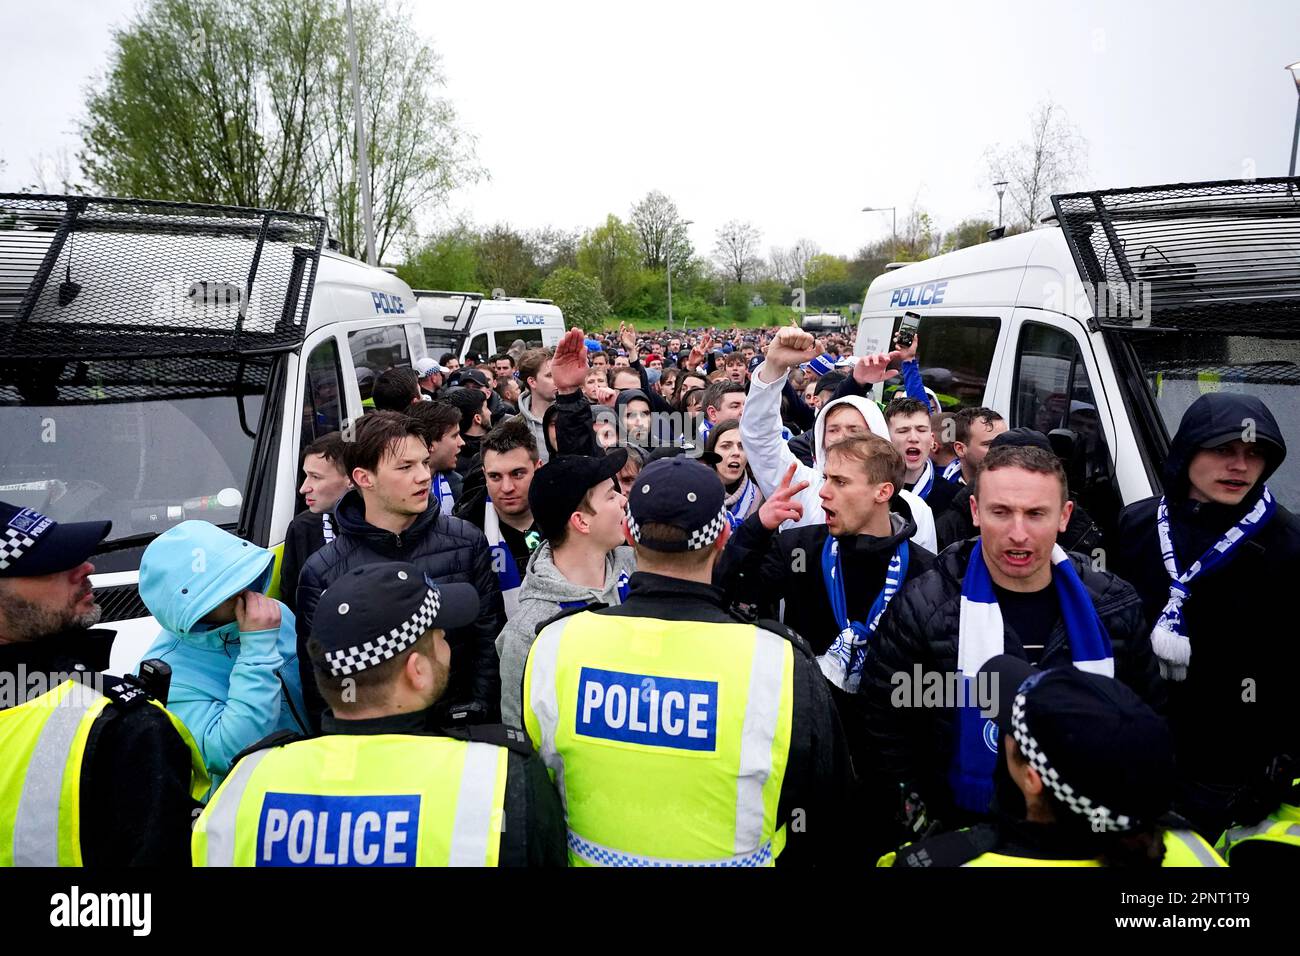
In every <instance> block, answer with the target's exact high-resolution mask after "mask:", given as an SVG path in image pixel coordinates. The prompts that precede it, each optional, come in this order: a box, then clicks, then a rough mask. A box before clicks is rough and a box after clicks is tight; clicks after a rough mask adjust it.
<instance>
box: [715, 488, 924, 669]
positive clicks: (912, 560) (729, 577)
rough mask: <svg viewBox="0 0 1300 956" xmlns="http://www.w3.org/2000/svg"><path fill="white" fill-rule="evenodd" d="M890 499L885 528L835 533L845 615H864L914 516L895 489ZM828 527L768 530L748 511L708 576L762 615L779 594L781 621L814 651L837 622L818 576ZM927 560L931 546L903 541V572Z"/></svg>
mask: <svg viewBox="0 0 1300 956" xmlns="http://www.w3.org/2000/svg"><path fill="white" fill-rule="evenodd" d="M889 507H890V510H891V511H892V512H893V514H894V516H895V522H894V527H893V533H892V534H891V535H890V536H888V537H875V536H872V535H865V534H861V535H844V536H842V537H840V538H839V542H840V564H841V566H842V567H843V569H844V594H845V600H846V601H847V604H848V613H849V618H850V619H852V620H856V621H861V620H865V619H866V616H867V612H868V611H869V610H870V609H871V605H872V604H873V603H875V600H876V596H877V595H878V594H879V593H880V589H881V587H882V586H883V585H884V582H885V572H886V570H887V569H888V567H889V560H890V558H891V557H892V556H893V553H894V549H895V548H896V547H897V546H898V542H899V541H906V540H907V539H908V538H910V537H911V536H912V535H914V534H916V522H915V521H914V520H912V510H911V508H910V507H908V504H907V502H906V501H904V500H903V499H902V498H899V497H895V498H894V499H893V500H892V501H890V503H889ZM829 535H830V531H829V530H827V528H826V525H824V524H815V525H804V526H802V527H798V528H790V529H789V530H786V531H780V532H772V531H768V530H767V529H766V528H764V527H763V522H762V521H760V520H759V518H758V515H757V514H752V515H750V516H749V517H748V518H747V519H745V521H744V522H743V523H742V524H741V525H740V527H738V528H737V529H736V530H735V532H733V533H732V535H731V538H730V539H729V540H728V541H727V547H726V550H725V551H723V553H722V558H721V560H720V561H719V562H718V563H717V565H716V566H715V567H714V570H713V583H714V584H715V585H717V586H718V587H720V588H722V589H723V590H724V591H725V592H726V594H727V597H728V599H730V600H732V601H734V602H738V603H742V604H750V605H757V606H758V608H759V612H760V614H762V615H763V616H765V617H775V616H776V612H777V607H776V606H777V603H778V602H780V601H782V600H784V601H785V614H784V616H783V617H782V621H783V622H784V623H785V625H786V626H787V627H790V628H793V629H794V631H795V632H796V633H798V635H799V636H800V637H802V638H803V639H804V640H806V641H807V642H808V645H809V646H810V647H811V648H812V650H813V653H814V654H824V653H826V650H827V648H829V647H830V646H831V644H832V643H834V641H835V637H836V635H837V634H838V633H839V630H840V628H839V625H838V624H837V623H836V622H835V616H834V614H833V613H832V611H831V600H830V597H829V596H828V595H827V593H826V583H825V581H824V580H823V578H822V549H823V548H824V547H825V545H826V538H827V537H828V536H829ZM933 564H934V555H933V554H931V553H930V552H929V551H927V550H925V549H924V548H922V547H920V546H919V545H916V544H912V545H910V546H909V548H908V562H907V580H908V581H910V580H912V579H913V578H917V577H920V576H921V575H922V574H923V573H925V572H926V571H928V570H929V569H930V567H931V566H932V565H933Z"/></svg>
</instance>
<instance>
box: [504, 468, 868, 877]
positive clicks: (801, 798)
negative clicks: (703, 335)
mask: <svg viewBox="0 0 1300 956" xmlns="http://www.w3.org/2000/svg"><path fill="white" fill-rule="evenodd" d="M548 467H549V466H548ZM624 530H625V534H626V536H627V540H628V542H629V543H630V544H632V545H633V546H634V547H635V549H636V553H637V568H638V570H637V572H636V573H635V574H633V575H632V578H631V580H630V582H629V592H628V596H627V598H626V599H625V600H624V601H623V602H622V603H621V604H620V605H618V606H617V607H604V608H599V609H596V610H577V611H568V612H565V613H564V614H562V615H561V616H559V617H557V618H555V619H553V620H552V621H551V622H550V623H546V624H543V625H541V626H540V627H539V631H538V636H537V640H536V642H534V644H533V646H532V648H531V650H530V652H529V655H528V662H527V664H526V666H525V669H524V681H523V711H524V726H525V727H526V728H527V730H528V733H529V735H530V736H531V737H532V739H533V741H534V744H535V746H537V748H538V749H539V751H540V752H541V755H542V759H543V760H544V761H545V762H546V765H547V767H548V768H549V769H550V771H551V774H552V776H553V778H554V780H555V782H556V785H557V786H558V787H559V789H560V798H561V800H562V801H563V802H564V807H565V814H566V822H567V826H568V844H569V862H570V863H571V864H573V865H578V866H767V865H772V864H773V863H775V862H776V861H778V860H779V861H780V862H781V863H782V864H783V865H784V864H792V863H811V862H816V861H820V860H833V859H836V858H839V859H843V858H844V855H845V854H846V853H852V852H853V849H852V846H853V841H852V836H853V832H854V831H853V821H852V818H851V812H852V807H851V805H850V801H849V799H848V790H849V788H850V786H851V781H852V770H851V764H850V761H849V758H848V754H847V747H846V745H845V743H844V738H843V734H842V731H841V728H840V725H839V723H838V720H837V718H836V715H835V711H834V707H833V705H832V703H831V700H830V694H829V691H828V689H827V685H826V682H825V680H824V678H822V676H821V671H820V670H819V669H818V666H817V663H816V661H815V660H814V659H813V655H812V652H811V651H810V650H809V648H808V645H807V644H806V643H805V642H804V641H803V639H802V638H800V637H799V636H798V635H796V634H794V632H792V631H788V630H786V629H785V628H784V627H783V626H782V625H780V624H777V623H775V622H772V623H767V622H760V623H758V624H754V623H752V622H749V621H746V620H743V619H742V618H739V617H736V616H734V615H733V614H732V613H730V612H729V611H728V609H727V602H726V599H725V597H724V596H723V592H722V591H721V590H719V589H717V588H715V587H713V586H712V584H711V583H710V581H711V578H712V571H713V565H714V563H715V561H716V559H717V557H718V555H719V554H720V553H721V551H722V548H723V547H724V545H725V543H726V540H727V536H728V533H729V525H728V523H727V518H726V512H725V499H724V493H723V488H722V485H721V483H720V482H719V481H718V479H717V476H716V475H715V474H714V473H713V472H712V471H711V470H710V469H709V468H707V467H706V466H704V465H702V464H700V463H699V462H696V461H692V460H689V459H686V458H682V457H677V458H666V459H661V460H659V461H656V462H653V463H651V464H650V465H648V466H647V467H646V468H645V469H644V470H643V471H642V472H641V473H640V474H639V475H638V476H637V478H636V480H635V482H634V483H633V486H632V490H631V495H630V498H629V504H628V513H627V517H626V518H625V521H624Z"/></svg>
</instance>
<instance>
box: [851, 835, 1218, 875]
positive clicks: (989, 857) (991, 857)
mask: <svg viewBox="0 0 1300 956" xmlns="http://www.w3.org/2000/svg"><path fill="white" fill-rule="evenodd" d="M1164 844H1165V856H1164V859H1163V860H1161V862H1160V865H1161V866H1162V867H1165V866H1227V864H1226V863H1224V862H1223V859H1222V857H1220V856H1219V854H1217V853H1215V852H1214V847H1212V846H1210V844H1209V843H1207V842H1206V841H1205V839H1204V838H1202V837H1201V835H1200V834H1198V833H1196V832H1195V831H1193V830H1165V831H1164ZM920 846H922V844H916V847H918V848H919V847H920ZM903 849H907V847H903V848H902V849H899V850H894V851H891V852H889V853H886V854H885V855H884V856H882V857H881V858H880V861H879V862H878V863H877V864H876V866H894V865H895V861H896V860H897V857H898V854H899V853H901V852H903ZM953 862H956V861H953ZM957 865H959V866H1101V865H1102V863H1101V860H1100V859H1091V860H1061V859H1049V858H1044V857H1037V856H1013V855H1011V854H1009V853H998V852H996V851H994V850H990V851H987V852H985V853H980V854H978V855H977V856H974V857H972V858H971V859H969V860H965V861H964V862H961V863H957Z"/></svg>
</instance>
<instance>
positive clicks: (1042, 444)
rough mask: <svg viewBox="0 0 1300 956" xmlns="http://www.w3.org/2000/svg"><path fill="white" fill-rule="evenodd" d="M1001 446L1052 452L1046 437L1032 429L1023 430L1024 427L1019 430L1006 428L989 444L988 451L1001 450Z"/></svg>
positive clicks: (1050, 444)
mask: <svg viewBox="0 0 1300 956" xmlns="http://www.w3.org/2000/svg"><path fill="white" fill-rule="evenodd" d="M1003 445H1019V446H1027V447H1032V448H1041V449H1043V451H1051V450H1052V443H1051V442H1050V441H1048V439H1047V436H1046V435H1044V434H1043V433H1042V432H1040V431H1036V430H1034V429H1032V428H1025V427H1024V426H1021V427H1019V428H1008V429H1007V430H1006V431H1004V432H1003V433H1002V434H1000V435H998V436H997V437H996V438H994V439H993V440H992V441H991V442H989V449H990V450H992V449H994V448H1001V447H1002V446H1003Z"/></svg>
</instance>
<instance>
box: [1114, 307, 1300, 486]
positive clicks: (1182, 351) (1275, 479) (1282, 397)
mask: <svg viewBox="0 0 1300 956" xmlns="http://www.w3.org/2000/svg"><path fill="white" fill-rule="evenodd" d="M1125 338H1126V339H1127V340H1128V341H1129V343H1130V344H1131V345H1132V346H1133V351H1134V352H1135V353H1136V355H1137V358H1138V361H1139V363H1140V364H1141V371H1142V379H1143V382H1144V383H1145V385H1146V387H1147V390H1148V391H1149V393H1150V394H1151V397H1152V398H1153V399H1154V400H1155V405H1156V407H1157V408H1158V409H1159V410H1160V418H1161V422H1162V424H1163V425H1164V428H1165V432H1166V434H1167V435H1168V436H1169V437H1170V438H1172V437H1173V435H1174V433H1175V432H1176V431H1177V430H1178V423H1179V422H1180V421H1182V417H1183V413H1184V412H1185V411H1187V407H1188V406H1189V405H1191V404H1192V402H1194V401H1196V399H1197V398H1199V397H1200V396H1201V395H1204V394H1206V393H1207V392H1233V393H1239V394H1247V395H1254V396H1256V397H1257V398H1259V399H1260V400H1261V401H1262V402H1263V403H1264V404H1265V405H1266V406H1268V409H1269V410H1270V411H1271V412H1272V413H1273V417H1274V418H1276V419H1277V423H1278V425H1279V426H1280V427H1281V429H1282V435H1283V437H1284V438H1285V440H1286V444H1287V448H1288V449H1289V454H1288V456H1287V459H1286V461H1284V462H1283V463H1282V467H1281V468H1279V469H1278V470H1277V472H1276V473H1274V475H1273V476H1272V477H1271V478H1269V480H1268V485H1269V489H1270V490H1271V491H1272V492H1273V495H1274V496H1275V497H1276V498H1277V499H1278V501H1279V502H1281V503H1282V504H1283V505H1284V506H1286V507H1287V508H1289V509H1291V510H1296V509H1297V508H1300V455H1298V454H1297V450H1300V341H1297V340H1296V339H1278V338H1261V337H1258V336H1252V335H1231V334H1227V333H1209V332H1198V333H1196V334H1192V335H1189V334H1161V333H1148V334H1132V335H1128V336H1125Z"/></svg>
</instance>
